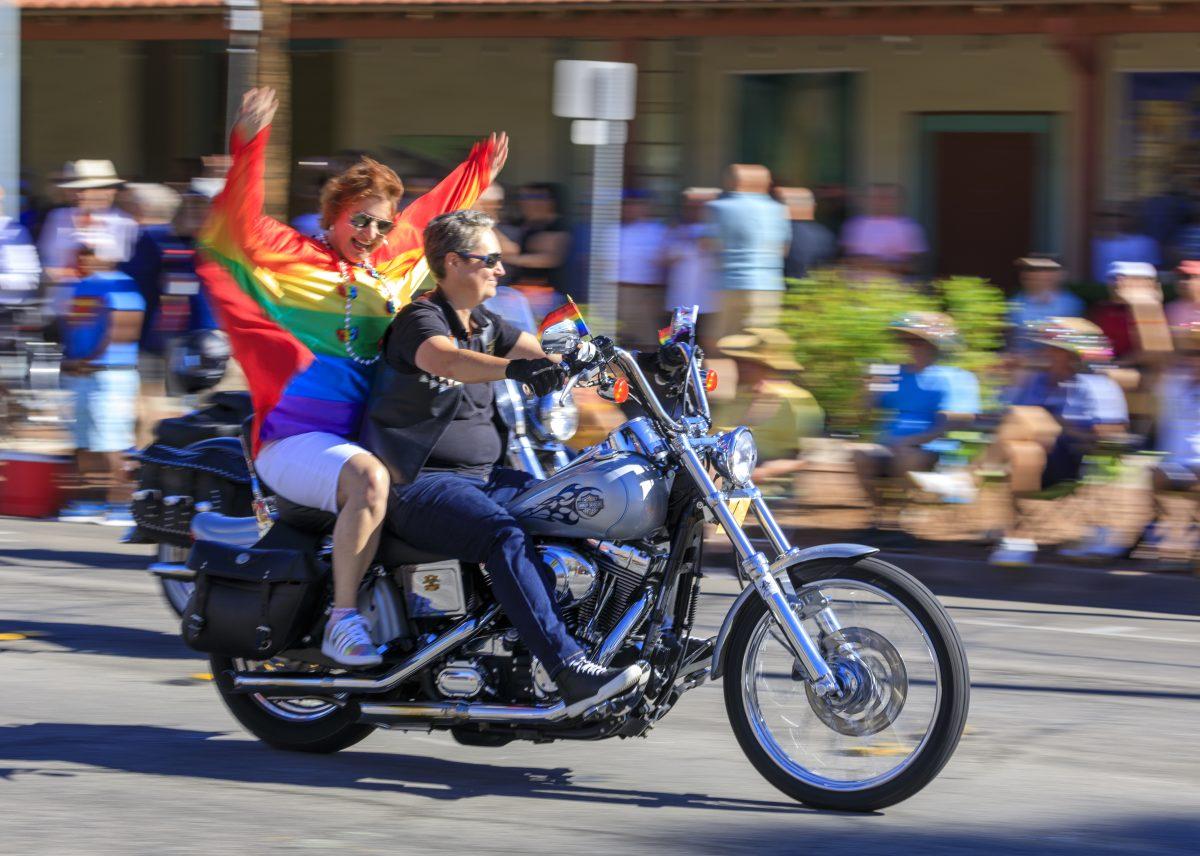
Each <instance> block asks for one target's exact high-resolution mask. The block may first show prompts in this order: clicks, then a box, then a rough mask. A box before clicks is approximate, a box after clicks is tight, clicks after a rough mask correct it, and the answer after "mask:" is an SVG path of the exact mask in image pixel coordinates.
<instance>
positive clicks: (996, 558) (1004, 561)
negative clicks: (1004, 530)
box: [988, 538, 1037, 568]
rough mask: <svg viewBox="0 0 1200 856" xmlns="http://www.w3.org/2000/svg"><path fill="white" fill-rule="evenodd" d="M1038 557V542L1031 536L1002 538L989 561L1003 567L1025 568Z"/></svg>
mask: <svg viewBox="0 0 1200 856" xmlns="http://www.w3.org/2000/svg"><path fill="white" fill-rule="evenodd" d="M1036 558H1037V542H1036V541H1034V540H1032V539H1030V538H1002V539H1000V543H999V544H997V545H996V549H994V550H992V554H991V555H990V556H988V562H989V563H990V564H993V565H996V566H998V567H1001V568H1023V567H1025V566H1026V565H1032V564H1033V561H1034V559H1036Z"/></svg>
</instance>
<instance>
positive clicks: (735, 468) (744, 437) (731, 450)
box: [713, 427, 758, 487]
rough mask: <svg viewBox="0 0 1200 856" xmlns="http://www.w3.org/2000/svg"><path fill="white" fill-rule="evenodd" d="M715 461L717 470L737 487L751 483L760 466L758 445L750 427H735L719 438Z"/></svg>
mask: <svg viewBox="0 0 1200 856" xmlns="http://www.w3.org/2000/svg"><path fill="white" fill-rule="evenodd" d="M713 463H714V464H715V465H716V467H717V472H719V473H720V474H721V475H723V476H724V477H725V478H727V479H729V481H731V482H733V484H734V485H736V486H737V487H742V486H743V485H746V484H749V482H750V478H751V477H752V476H753V475H754V468H755V467H757V466H758V446H757V445H756V444H755V442H754V435H753V434H751V433H750V429H749V428H744V427H743V428H734V429H733V430H732V431H726V432H725V433H724V434H722V435H721V436H720V438H719V439H718V440H717V447H716V454H714V455H713Z"/></svg>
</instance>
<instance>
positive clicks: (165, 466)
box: [133, 437, 254, 547]
mask: <svg viewBox="0 0 1200 856" xmlns="http://www.w3.org/2000/svg"><path fill="white" fill-rule="evenodd" d="M137 459H138V461H139V462H140V464H141V466H140V468H139V470H138V487H137V490H136V491H135V492H134V494H133V519H134V520H135V521H136V522H137V526H138V535H139V537H140V539H141V540H143V541H153V542H159V543H163V544H172V545H174V546H176V547H189V546H191V543H192V541H191V535H190V533H189V527H190V526H191V522H192V517H193V516H194V515H195V513H196V511H197V510H200V511H216V512H218V513H219V514H225V515H228V516H230V517H249V516H251V515H252V514H254V508H253V506H252V501H253V498H254V497H253V493H252V491H251V489H250V471H249V470H248V469H247V468H246V459H245V458H244V457H243V455H242V446H241V442H240V441H239V440H237V439H236V438H233V437H228V438H222V439H217V440H208V441H205V442H203V443H200V444H198V445H195V446H191V447H189V448H187V449H175V448H172V447H171V446H166V445H163V444H161V443H155V444H153V445H151V446H147V447H146V448H145V449H143V450H142V451H141V452H139V453H138V455H137ZM205 503H207V505H205ZM198 505H199V509H197V506H198Z"/></svg>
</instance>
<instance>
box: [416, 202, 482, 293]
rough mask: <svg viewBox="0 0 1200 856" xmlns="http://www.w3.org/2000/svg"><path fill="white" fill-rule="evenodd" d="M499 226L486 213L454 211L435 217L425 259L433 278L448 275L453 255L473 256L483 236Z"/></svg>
mask: <svg viewBox="0 0 1200 856" xmlns="http://www.w3.org/2000/svg"><path fill="white" fill-rule="evenodd" d="M495 227H496V221H495V220H494V219H493V218H492V217H490V216H488V215H487V214H484V213H483V212H482V211H451V212H450V213H449V214H442V215H441V216H438V217H434V218H433V219H432V220H430V221H429V225H428V226H426V227H425V260H426V261H428V262H429V269H430V270H431V271H433V278H434V279H436V280H439V281H440V280H441V279H442V278H443V277H445V276H446V256H447V254H449V253H469V252H471V250H472V249H474V247H475V245H476V244H477V243H479V238H480V236H482V235H483V233H484V232H489V231H491V230H492V229H494V228H495Z"/></svg>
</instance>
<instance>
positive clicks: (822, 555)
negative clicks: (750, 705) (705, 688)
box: [709, 544, 879, 680]
mask: <svg viewBox="0 0 1200 856" xmlns="http://www.w3.org/2000/svg"><path fill="white" fill-rule="evenodd" d="M789 552H790V553H791V558H790V559H789V560H788V562H787V563H786V564H785V565H783V566H782V567H781V568H779V569H778V570H777V572H776V573H784V572H787V573H790V572H791V571H793V570H795V569H796V568H799V567H802V566H803V565H811V564H815V563H817V562H821V563H826V562H831V561H832V562H836V563H838V564H842V565H853V564H854V563H855V562H857V561H858V560H859V559H862V558H865V557H867V556H871V555H874V554H875V553H878V552H879V550H877V549H876V548H874V547H867V546H866V545H864V544H821V545H819V546H817V547H805V548H804V549H799V550H798V549H796V548H794V547H793V548H792V550H791V551H789ZM755 594H756V591H755V589H754V586H746V587H745V588H744V589H742V593H741V594H740V595H738V598H737V600H735V601H734V602H733V606H732V607H730V609H729V612H728V613H726V615H725V620H724V621H723V622H722V623H721V632H720V633H718V634H717V644H716V646H715V647H714V648H713V655H712V669H711V671H710V673H709V675H710V677H711V679H712V680H716V679H717V678H719V677H721V676H722V675H724V674H725V655H726V650H725V644H726V643H727V642H728V641H729V634H730V632H731V631H732V630H733V624H734V622H735V621H736V620H737V617H738V614H739V613H740V612H741V611H742V608H743V607H745V605H746V602H747V601H749V600H750V598H752V597H754V596H755Z"/></svg>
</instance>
